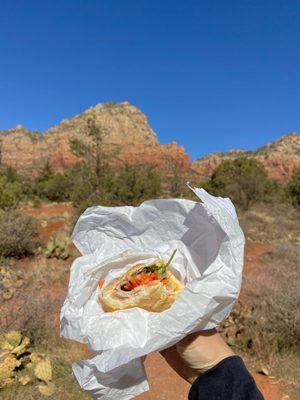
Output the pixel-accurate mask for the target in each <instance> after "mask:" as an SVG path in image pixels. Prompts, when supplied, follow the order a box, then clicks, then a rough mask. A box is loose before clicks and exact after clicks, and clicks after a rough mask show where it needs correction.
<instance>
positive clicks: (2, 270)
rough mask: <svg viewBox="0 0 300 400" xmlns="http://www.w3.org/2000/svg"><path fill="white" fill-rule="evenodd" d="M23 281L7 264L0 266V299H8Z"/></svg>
mask: <svg viewBox="0 0 300 400" xmlns="http://www.w3.org/2000/svg"><path fill="white" fill-rule="evenodd" d="M23 284H24V281H23V279H22V278H20V276H19V274H18V273H17V272H16V271H13V270H12V269H11V268H9V267H7V266H0V301H1V298H2V299H3V300H10V299H11V298H12V297H13V296H14V294H15V292H16V290H17V289H18V288H20V287H21V286H23Z"/></svg>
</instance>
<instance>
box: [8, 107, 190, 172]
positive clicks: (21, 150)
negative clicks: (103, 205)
mask: <svg viewBox="0 0 300 400" xmlns="http://www.w3.org/2000/svg"><path fill="white" fill-rule="evenodd" d="M91 118H92V119H94V120H95V122H96V124H100V125H101V126H102V127H103V128H105V129H106V131H107V133H108V134H107V136H106V137H105V144H106V145H107V146H108V147H111V148H114V147H117V148H118V149H119V153H118V158H119V159H121V160H123V161H125V162H128V163H130V164H133V163H150V164H154V165H157V166H158V168H159V169H160V170H164V168H165V166H166V164H168V162H172V163H173V162H175V163H176V164H178V166H179V167H180V168H183V169H187V168H189V166H190V161H189V156H188V154H187V153H186V152H185V150H184V148H183V147H180V146H178V145H177V143H175V142H172V143H169V144H160V143H159V141H158V139H157V136H156V134H155V133H154V131H153V130H152V128H151V127H150V125H149V123H148V120H147V117H146V116H145V114H143V113H142V112H141V111H140V110H139V109H138V108H136V107H134V106H133V105H131V104H129V103H128V102H123V103H100V104H97V105H96V106H95V107H91V108H89V109H87V110H86V111H84V112H83V113H81V114H78V115H76V116H74V117H73V118H70V119H65V120H63V121H61V122H60V123H59V124H58V125H56V126H53V127H51V128H50V129H48V130H47V131H46V132H45V133H44V134H41V133H39V132H32V131H29V130H27V129H26V128H24V127H23V126H22V125H18V126H17V127H16V128H14V129H10V130H6V131H0V140H1V159H2V163H3V164H6V165H11V166H13V167H15V168H17V169H18V170H23V171H28V172H36V171H38V170H39V169H40V168H41V167H42V166H43V165H44V164H45V162H46V161H49V163H50V164H51V165H52V166H53V169H54V170H55V171H63V170H64V169H65V168H66V167H68V166H72V165H74V164H75V163H76V162H77V161H78V159H77V157H76V156H74V154H72V152H71V150H70V146H69V140H70V139H71V138H72V137H75V136H76V137H79V138H80V137H82V138H84V136H85V131H86V127H87V122H88V120H89V119H91Z"/></svg>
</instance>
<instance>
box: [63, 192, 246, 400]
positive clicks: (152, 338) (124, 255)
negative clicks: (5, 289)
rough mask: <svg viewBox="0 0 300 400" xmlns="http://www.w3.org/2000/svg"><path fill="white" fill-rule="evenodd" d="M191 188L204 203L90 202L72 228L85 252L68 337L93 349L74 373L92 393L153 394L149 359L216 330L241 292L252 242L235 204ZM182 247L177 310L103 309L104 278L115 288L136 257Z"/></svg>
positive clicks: (66, 325) (71, 295) (116, 399)
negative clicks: (247, 241)
mask: <svg viewBox="0 0 300 400" xmlns="http://www.w3.org/2000/svg"><path fill="white" fill-rule="evenodd" d="M191 189H192V188H191ZM192 190H193V191H194V192H195V194H196V195H197V196H198V197H199V198H200V199H201V200H202V202H203V203H200V202H199V203H198V202H194V201H190V200H181V199H166V200H150V201H145V202H144V203H143V204H141V205H140V206H139V207H129V206H125V207H101V206H97V207H90V208H88V209H87V210H86V211H85V212H84V213H83V214H82V215H81V217H80V218H79V220H78V222H77V224H76V226H75V228H74V232H73V235H72V240H73V243H74V244H75V245H76V247H77V248H78V249H79V251H80V252H81V254H82V257H79V258H77V259H76V260H75V261H74V262H73V265H72V268H71V276H70V283H69V290H68V293H67V297H66V300H65V302H64V305H63V307H62V310H61V335H62V336H63V337H65V338H68V339H73V340H77V341H79V342H81V343H85V344H86V345H87V346H88V347H89V348H90V350H91V351H92V354H93V357H92V358H91V359H89V360H84V361H80V362H78V363H75V364H73V373H74V376H75V378H76V380H77V381H78V383H79V385H80V386H81V387H82V388H83V389H84V390H85V391H86V392H87V393H89V394H90V395H91V396H92V398H94V399H101V400H104V399H105V400H106V399H112V400H129V399H132V398H134V397H135V396H137V395H138V394H139V393H142V392H144V391H147V390H149V386H148V382H147V376H146V373H145V369H144V366H143V363H142V359H141V358H142V356H144V355H146V354H149V353H151V352H155V351H161V350H163V349H165V348H167V347H169V346H171V345H173V344H175V343H176V342H178V341H179V340H181V339H182V338H184V337H185V336H186V335H187V334H189V333H191V332H196V331H199V330H206V329H212V328H214V327H216V326H217V325H218V324H220V322H222V320H224V319H225V318H226V317H227V315H228V314H229V312H230V310H231V308H232V306H233V304H234V302H235V300H236V299H237V297H238V295H239V291H240V286H241V279H242V269H243V256H244V242H245V239H244V235H243V232H242V230H241V228H240V226H239V223H238V219H237V216H236V212H235V208H234V206H233V204H232V203H231V201H230V200H229V199H227V198H226V199H223V198H220V197H214V196H211V195H210V194H208V193H207V192H206V191H205V190H203V189H197V188H194V189H192ZM174 249H177V253H176V256H175V258H174V260H173V262H172V265H171V267H170V268H171V270H172V272H173V273H174V274H176V276H177V277H178V278H179V279H180V280H181V281H182V282H183V283H184V285H185V288H184V289H183V290H182V292H181V293H180V295H179V296H178V298H177V299H176V301H175V303H174V304H173V305H172V307H171V308H169V309H168V310H165V311H163V312H161V313H154V312H148V311H146V310H143V309H140V308H132V309H128V310H121V311H115V312H113V313H105V312H104V311H103V310H102V307H101V305H100V304H99V302H98V300H97V297H98V294H99V290H100V289H99V288H98V285H97V282H98V281H99V280H100V279H103V278H105V283H104V285H107V284H108V283H109V282H110V281H111V280H112V279H114V278H116V277H119V276H121V275H122V274H123V273H124V272H125V271H126V270H127V269H129V268H130V267H131V266H132V265H134V264H135V263H137V262H140V261H143V260H144V261H146V262H150V261H151V260H154V259H155V258H157V257H160V258H163V259H164V260H167V259H168V258H169V257H170V255H171V253H172V251H173V250H174Z"/></svg>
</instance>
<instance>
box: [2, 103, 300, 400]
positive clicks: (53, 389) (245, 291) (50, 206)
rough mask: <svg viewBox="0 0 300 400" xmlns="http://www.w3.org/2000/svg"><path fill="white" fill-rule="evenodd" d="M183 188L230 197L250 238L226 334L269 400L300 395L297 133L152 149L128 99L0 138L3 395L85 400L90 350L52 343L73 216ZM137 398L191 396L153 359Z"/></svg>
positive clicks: (70, 254) (72, 252)
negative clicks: (260, 143) (217, 148)
mask: <svg viewBox="0 0 300 400" xmlns="http://www.w3.org/2000/svg"><path fill="white" fill-rule="evenodd" d="M186 182H191V183H192V184H193V185H194V186H197V187H204V188H205V189H206V190H208V191H209V192H210V193H212V194H214V195H219V196H223V197H227V196H228V197H230V198H231V199H232V201H233V202H234V204H235V205H236V207H237V212H238V216H239V220H240V224H241V226H242V229H243V231H244V234H245V237H246V253H245V266H244V276H243V284H242V290H241V293H240V297H239V301H238V302H237V304H236V305H235V307H234V309H233V311H232V312H231V314H230V315H229V317H228V318H227V319H226V320H225V321H224V322H223V324H222V326H221V327H220V331H221V332H222V335H223V336H224V338H225V339H226V341H227V343H228V344H229V345H230V346H231V347H232V349H233V350H234V351H235V352H236V353H237V354H240V355H241V356H242V357H243V359H244V360H245V363H246V365H247V367H248V368H249V370H250V371H251V373H252V374H253V376H254V378H255V380H256V382H257V384H258V386H259V388H260V389H261V391H262V393H263V394H264V396H265V399H266V400H288V399H290V400H297V399H299V398H300V397H299V392H300V293H299V287H300V286H299V285H300V275H299V265H300V262H299V261H300V246H299V244H300V135H299V134H298V133H289V134H286V135H284V136H282V137H281V138H279V139H278V140H277V141H275V142H273V143H268V144H266V145H265V146H264V147H262V148H260V149H253V151H244V150H232V151H230V152H227V153H213V154H210V155H207V156H206V157H204V158H201V159H198V160H194V161H191V160H190V157H189V155H188V154H187V153H186V151H185V149H184V148H183V147H181V146H178V145H177V143H176V142H172V143H169V144H160V143H159V141H158V139H157V136H156V134H155V132H154V131H153V129H152V128H151V126H150V125H149V123H148V120H147V117H146V116H145V114H143V112H142V111H140V110H139V109H138V108H137V107H135V106H133V105H131V104H130V103H128V102H123V103H100V104H97V105H96V106H94V107H91V108H89V109H87V110H86V111H84V112H82V113H81V114H79V115H76V116H74V117H72V118H68V119H65V120H63V121H62V122H61V123H60V124H58V125H56V126H54V127H52V128H50V129H48V130H47V131H46V132H43V133H40V132H33V131H30V130H28V129H26V128H25V127H23V126H22V125H18V126H17V127H15V128H13V129H10V130H3V131H0V296H1V303H0V304H1V305H0V332H1V335H0V398H1V399H3V400H21V399H22V400H23V399H24V400H27V399H28V400H29V399H30V400H31V399H44V398H46V397H48V398H49V399H55V400H60V399H64V400H68V399H70V400H71V399H72V400H76V399H78V400H81V399H82V400H83V399H88V398H89V397H88V396H87V395H85V394H84V393H83V392H82V391H81V389H80V388H79V386H78V385H77V384H76V382H75V381H74V379H73V377H72V374H71V364H72V362H73V361H76V360H80V359H85V358H88V356H89V353H88V350H87V349H86V348H85V347H84V346H83V345H80V344H78V343H75V342H73V343H71V342H70V341H66V340H64V339H62V338H61V337H60V330H59V313H60V309H61V306H62V304H63V301H64V299H65V296H66V292H67V288H68V280H69V271H70V267H71V264H72V261H73V260H74V259H75V258H76V257H78V256H79V255H80V254H79V252H78V250H76V248H75V247H74V245H73V244H72V243H71V241H70V235H71V232H72V229H73V227H74V224H75V222H76V220H77V219H78V216H79V215H80V214H81V213H82V212H83V211H84V210H85V209H86V208H87V207H89V206H92V205H98V204H102V205H112V206H115V205H124V204H126V205H134V206H135V205H139V204H141V203H142V202H143V201H144V200H147V199H151V198H174V197H176V198H177V197H179V198H189V199H194V197H193V196H192V194H191V192H190V190H189V189H188V187H187V185H186ZM145 365H146V370H147V374H148V377H149V383H150V388H151V390H150V391H149V392H146V393H144V394H142V395H140V396H138V397H137V399H141V400H142V399H144V400H150V399H151V400H167V399H171V398H175V397H176V398H178V399H182V400H183V399H186V398H187V393H188V390H189V385H188V384H187V383H186V382H185V381H183V380H182V379H181V378H180V377H179V376H177V375H176V373H175V372H174V371H172V370H171V369H170V367H169V366H168V365H167V364H166V362H165V361H164V359H163V358H162V357H161V356H160V355H159V354H151V355H149V356H148V357H147V359H146V361H145Z"/></svg>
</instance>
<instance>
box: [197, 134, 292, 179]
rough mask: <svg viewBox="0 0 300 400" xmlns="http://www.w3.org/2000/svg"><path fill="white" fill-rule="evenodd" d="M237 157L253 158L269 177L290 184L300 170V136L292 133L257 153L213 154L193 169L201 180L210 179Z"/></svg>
mask: <svg viewBox="0 0 300 400" xmlns="http://www.w3.org/2000/svg"><path fill="white" fill-rule="evenodd" d="M237 157H251V158H255V159H257V160H259V161H260V162H262V164H263V165H264V167H265V168H266V171H267V173H268V175H269V177H270V178H271V179H273V180H275V181H277V182H279V183H286V182H288V181H289V180H290V179H291V177H292V175H293V173H294V171H295V170H296V169H298V168H300V135H299V134H298V133H290V134H288V135H285V136H283V137H282V138H280V139H279V140H277V141H275V142H271V143H269V144H267V145H266V146H264V147H262V148H260V149H258V150H256V151H245V150H231V151H228V152H227V153H212V154H210V155H209V156H207V157H204V158H201V159H199V160H196V161H193V162H192V165H191V168H192V169H193V170H194V172H195V173H196V174H197V175H198V177H199V179H200V180H205V179H207V178H209V177H210V176H211V175H212V173H213V171H214V170H215V169H216V167H217V166H218V165H219V164H220V163H221V162H222V161H223V160H228V159H234V158H237Z"/></svg>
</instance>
